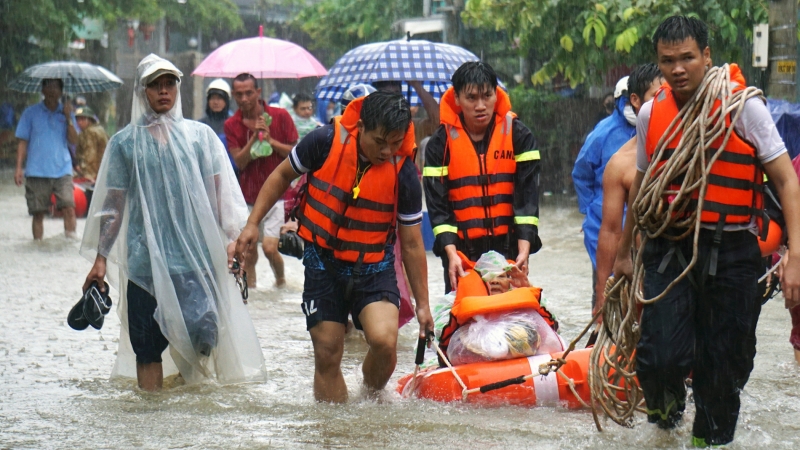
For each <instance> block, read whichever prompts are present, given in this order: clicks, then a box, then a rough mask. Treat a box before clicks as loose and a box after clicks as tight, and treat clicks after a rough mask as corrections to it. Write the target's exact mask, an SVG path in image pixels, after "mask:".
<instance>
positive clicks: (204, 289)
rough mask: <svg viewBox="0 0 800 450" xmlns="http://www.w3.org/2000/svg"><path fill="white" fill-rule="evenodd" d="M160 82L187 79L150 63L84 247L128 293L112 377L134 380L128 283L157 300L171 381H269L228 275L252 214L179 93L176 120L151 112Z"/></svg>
mask: <svg viewBox="0 0 800 450" xmlns="http://www.w3.org/2000/svg"><path fill="white" fill-rule="evenodd" d="M161 73H171V74H174V75H176V76H178V77H179V76H180V75H182V74H181V73H180V71H178V69H177V68H175V66H174V65H172V63H170V62H169V61H166V60H164V59H162V58H159V57H158V56H156V55H152V54H151V55H149V56H147V57H145V58H144V59H143V60H142V61H141V62H140V63H139V66H138V67H137V77H136V80H135V82H134V96H133V106H132V114H131V117H132V121H131V124H130V125H128V126H127V127H125V128H124V129H122V131H120V132H119V133H117V134H116V135H114V136H113V137H112V138H111V141H110V142H109V144H108V147H107V149H106V152H105V154H104V157H103V161H102V163H101V165H100V171H99V174H98V178H97V184H96V186H95V193H94V198H93V201H92V205H91V209H90V211H89V216H88V218H87V220H86V227H85V230H84V235H83V242H82V243H81V254H82V255H83V256H84V257H86V258H87V259H88V260H90V261H94V259H95V257H96V255H97V254H98V253H99V254H101V255H103V256H105V257H106V258H107V259H108V261H107V264H108V275H109V280H110V281H111V283H112V285H114V286H115V287H116V288H117V290H118V291H119V292H120V301H119V302H118V304H117V305H118V306H117V311H118V314H119V316H120V321H121V324H122V326H121V330H120V339H119V351H118V356H117V362H116V364H115V366H114V370H113V373H112V377H115V376H125V377H135V376H136V363H135V356H134V354H133V350H132V347H131V345H130V337H129V335H128V329H129V328H128V314H127V311H128V310H127V300H126V291H127V285H128V280H130V281H132V282H133V283H135V284H136V285H138V286H139V287H141V288H143V289H144V290H146V291H147V292H149V293H150V294H151V295H153V296H154V297H155V298H156V300H157V303H158V306H157V308H156V310H155V314H154V317H155V319H156V321H157V322H158V324H159V327H160V328H161V332H162V334H163V335H164V336H165V337H166V339H167V340H168V341H169V347H168V349H167V350H166V351H164V354H163V355H162V358H163V360H164V375H165V376H166V375H170V373H174V372H175V371H176V369H177V370H178V371H180V373H181V374H182V376H183V378H184V379H185V380H186V382H187V383H196V382H200V381H204V380H206V379H216V380H217V381H218V382H220V383H237V382H246V381H264V380H265V379H266V371H265V366H264V358H263V355H262V353H261V346H260V345H259V342H258V338H257V336H256V333H255V329H254V327H253V324H252V321H251V319H250V316H249V314H248V312H247V310H246V309H245V306H244V304H243V303H242V299H241V296H240V294H239V291H238V289H237V287H236V284H235V281H234V278H233V276H232V275H231V274H229V273H228V268H227V253H226V246H227V245H228V244H229V243H230V242H232V241H233V240H234V239H236V237H237V236H238V235H239V232H240V230H241V228H242V227H243V226H244V224H245V222H246V220H247V214H248V211H247V206H246V205H245V202H244V198H243V196H242V192H241V190H240V188H239V184H238V182H237V181H236V178H235V176H234V174H233V171H232V169H231V166H230V164H229V163H228V158H227V156H226V152H225V149H224V147H223V146H222V143H221V142H220V140H219V139H218V138H217V136H216V134H215V133H214V131H213V130H212V129H211V128H209V127H208V126H206V125H204V124H201V123H199V122H194V121H191V120H184V118H183V116H182V113H181V100H180V90H178V96H177V99H176V101H175V104H174V106H173V107H172V109H171V110H169V111H168V112H166V113H163V114H158V113H156V112H154V111H153V110H152V109H151V108H150V105H149V102H148V100H147V96H146V93H145V84H146V83H147V82H148V81H150V80H152V79H153V78H154V77H155V76H158V75H159V74H161ZM178 87H180V83H179V85H178ZM115 267H116V268H118V269H119V270H118V271H117V270H115ZM209 345H210V346H211V350H210V354H208V355H207V356H206V355H204V354H205V353H209V352H208V346H209ZM172 363H174V364H172Z"/></svg>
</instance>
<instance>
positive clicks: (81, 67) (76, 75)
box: [8, 61, 122, 94]
mask: <svg viewBox="0 0 800 450" xmlns="http://www.w3.org/2000/svg"><path fill="white" fill-rule="evenodd" d="M48 78H59V79H61V80H62V81H63V82H64V93H65V94H84V93H87V92H105V91H110V90H113V89H117V88H119V87H120V86H122V80H120V79H119V77H117V76H116V75H114V74H113V73H111V72H110V71H108V70H107V69H105V68H103V67H101V66H96V65H94V64H89V63H85V62H79V61H53V62H49V63H44V64H37V65H35V66H31V67H28V68H27V69H25V71H24V72H22V74H21V75H20V76H19V77H17V78H16V79H14V80H13V81H12V82H11V83H9V85H8V87H9V89H13V90H15V91H19V92H28V93H32V94H33V93H37V92H41V91H42V80H45V79H48Z"/></svg>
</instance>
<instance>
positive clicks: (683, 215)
mask: <svg viewBox="0 0 800 450" xmlns="http://www.w3.org/2000/svg"><path fill="white" fill-rule="evenodd" d="M752 97H762V98H763V93H762V92H761V90H759V89H756V88H754V87H747V88H745V89H743V90H740V91H737V92H736V93H733V92H732V88H731V75H730V70H729V68H728V65H727V64H725V65H724V66H722V67H713V68H711V69H710V70H709V71H708V72H707V73H706V76H705V78H703V82H702V83H701V84H700V87H699V88H698V90H697V92H696V93H695V94H694V96H692V98H691V99H690V100H689V101H688V102H687V103H686V104H685V105H684V106H683V108H681V110H680V112H679V113H678V115H677V116H676V117H675V118H674V119H673V120H672V122H671V123H670V124H669V126H668V127H667V131H666V132H665V133H664V134H663V135H662V136H661V139H659V141H658V144H657V145H656V149H655V152H654V154H653V158H652V161H661V160H662V158H664V156H665V153H666V152H667V147H668V146H669V143H670V142H672V140H673V139H674V138H675V137H676V136H677V134H678V133H680V132H682V133H683V135H682V136H681V139H680V140H679V141H678V145H677V146H676V148H675V151H674V153H672V155H671V156H669V158H668V159H666V161H665V162H664V164H662V165H658V164H650V166H649V167H648V168H647V171H646V172H645V174H644V179H643V180H642V185H641V187H640V189H639V194H638V195H637V196H636V200H635V201H634V203H633V212H634V217H635V219H636V223H635V228H634V236H636V235H637V231H641V232H642V243H641V247H642V248H643V247H644V246H645V244H646V243H647V241H649V240H652V239H656V238H659V237H663V238H666V239H669V240H672V241H679V240H682V239H684V238H686V237H687V236H689V234H692V233H693V234H694V235H693V238H692V259H691V260H690V261H689V263H688V264H687V265H686V267H685V268H684V269H683V272H681V274H680V275H679V276H678V277H677V278H675V279H674V280H673V281H672V282H671V283H670V284H669V285H668V286H667V287H666V288H665V289H664V291H663V292H661V293H660V294H658V295H657V296H655V297H653V298H651V299H646V298H644V295H643V294H642V292H641V291H640V290H639V289H635V290H633V294H634V296H635V297H636V300H638V301H639V302H640V303H643V304H650V303H655V302H657V301H658V300H660V299H662V298H663V297H664V296H665V295H666V294H667V293H668V292H669V291H670V290H671V289H672V288H673V287H674V286H675V285H677V284H678V283H680V282H681V281H682V280H683V279H684V278H686V277H687V276H688V274H689V272H690V271H691V270H692V268H693V267H694V265H695V264H696V263H697V246H698V240H699V237H700V228H701V222H700V220H698V218H699V217H700V214H701V212H702V211H703V203H704V200H705V195H706V189H707V188H708V175H709V173H710V172H711V167H712V165H713V164H714V162H715V161H716V160H717V158H719V156H720V155H721V154H722V152H723V151H724V150H725V146H726V145H727V144H728V140H729V139H730V137H731V135H732V134H733V130H734V125H735V124H736V122H737V121H738V120H739V117H740V116H741V114H742V111H743V110H744V105H745V102H746V101H747V100H748V99H750V98H752ZM717 99H719V101H720V107H719V108H717V109H714V102H715V101H716V100H717ZM729 115H730V124H727V125H726V120H725V118H726V117H728V116H729ZM720 137H722V143H721V144H720V145H719V148H718V149H717V150H716V151H715V152H714V153H713V154H712V155H709V153H708V150H710V149H712V146H711V145H712V143H713V142H714V141H716V140H718V139H719V138H720ZM680 176H683V181H682V182H681V185H680V189H674V187H672V186H671V185H672V184H674V182H675V179H676V178H678V177H680ZM695 194H697V195H696V196H695ZM695 201H696V202H697V206H696V208H694V209H691V206H692V205H693V204H694V202H695ZM667 231H671V232H672V233H675V232H676V231H677V232H678V234H672V233H667ZM643 281H644V265H643V264H642V252H636V259H635V261H634V265H633V280H632V281H631V286H641V285H642V282H643Z"/></svg>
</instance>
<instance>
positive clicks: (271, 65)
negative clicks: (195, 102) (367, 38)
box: [192, 26, 328, 78]
mask: <svg viewBox="0 0 800 450" xmlns="http://www.w3.org/2000/svg"><path fill="white" fill-rule="evenodd" d="M244 72H247V73H251V74H253V76H255V77H256V78H303V77H321V76H324V75H327V73H328V71H327V70H326V69H325V66H323V65H322V64H320V62H319V61H317V59H316V58H314V56H313V55H311V53H308V51H306V49H304V48H303V47H301V46H299V45H297V44H295V43H293V42H289V41H283V40H281V39H273V38H268V37H264V27H263V26H259V27H258V37H255V38H250V39H239V40H238V41H233V42H228V43H227V44H225V45H223V46H222V47H220V48H218V49H216V50H214V51H213V52H212V53H211V54H210V55H208V56H207V57H206V59H204V60H203V62H201V63H200V65H199V66H197V68H196V69H195V70H194V72H192V75H196V76H201V77H222V78H233V77H235V76H236V75H239V74H240V73H244Z"/></svg>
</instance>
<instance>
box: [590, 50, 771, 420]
mask: <svg viewBox="0 0 800 450" xmlns="http://www.w3.org/2000/svg"><path fill="white" fill-rule="evenodd" d="M752 97H762V98H763V94H762V92H761V91H760V90H758V89H756V88H753V87H747V88H745V89H743V90H740V91H738V92H735V93H734V92H732V87H731V80H730V69H729V67H728V65H727V64H726V65H724V66H722V67H713V68H711V69H710V70H708V72H706V75H705V77H704V78H703V82H702V83H701V85H700V87H699V88H698V90H697V92H696V93H695V94H694V96H692V98H691V99H690V100H689V101H688V102H687V103H686V104H685V105H684V106H683V107H682V108H681V110H680V112H679V113H678V115H677V116H676V117H675V118H674V119H673V120H672V122H671V123H670V125H669V127H667V130H666V132H665V133H664V134H663V135H662V136H661V138H660V139H659V141H658V144H657V146H656V149H655V152H654V154H653V158H652V161H661V160H662V158H664V157H665V155H666V152H667V150H668V149H667V147H668V145H669V143H670V142H672V141H673V140H674V139H675V137H676V136H677V134H678V133H681V132H682V133H683V134H682V136H681V139H680V140H679V141H678V145H677V146H676V148H675V150H674V153H672V155H670V156H669V157H668V158H666V161H665V162H664V164H663V165H658V164H650V166H649V167H648V169H647V171H646V172H645V174H644V179H643V181H642V185H641V187H640V189H639V194H638V195H637V197H636V200H635V201H634V203H633V205H632V208H633V213H634V218H635V223H634V230H633V235H634V236H637V235H639V234H640V233H641V235H642V236H641V237H642V240H641V244H640V246H639V248H643V247H644V246H645V244H646V243H647V242H648V241H649V240H652V239H656V238H659V237H663V238H666V239H669V240H673V241H677V240H681V239H684V238H686V237H688V236H689V235H690V234H693V236H692V239H693V241H692V258H691V260H690V261H689V262H688V264H687V265H686V267H685V268H684V270H683V272H682V273H681V274H680V275H679V276H678V277H677V278H675V280H673V281H672V282H671V283H670V284H669V285H668V286H667V287H666V288H665V289H664V291H663V292H661V293H660V294H658V295H656V296H655V297H653V298H650V299H647V298H644V295H643V292H642V290H641V286H642V285H643V282H644V273H645V271H644V265H643V263H642V252H641V251H636V249H634V250H633V251H634V264H633V279H632V281H630V282H628V280H626V279H624V278H622V279H620V280H615V279H614V278H613V277H612V278H609V280H608V281H607V283H606V289H605V291H606V302H605V304H604V306H603V310H602V315H603V325H602V327H601V329H600V333H599V335H598V339H597V342H596V344H595V346H594V349H593V350H592V354H591V357H590V364H589V383H590V389H591V393H592V413H593V415H594V419H595V425H596V426H597V429H598V430H601V431H602V427H601V425H600V420H599V417H598V407H599V409H601V410H602V411H603V412H604V413H605V414H606V416H608V417H609V418H611V420H613V421H614V422H616V423H618V424H620V425H623V426H629V427H630V426H632V425H633V414H634V412H635V411H640V412H644V409H643V405H644V395H643V393H642V390H641V388H640V387H639V385H638V383H637V380H636V370H635V369H636V353H635V350H636V345H637V343H638V342H639V337H640V335H641V330H640V328H639V322H638V320H639V319H638V308H637V302H638V303H642V304H651V303H655V302H657V301H658V300H660V299H662V298H663V297H664V296H665V295H666V294H667V293H668V292H669V291H670V290H671V289H672V288H673V287H674V286H675V285H677V284H678V283H679V282H681V280H683V279H684V278H686V277H687V276H688V274H689V272H690V271H691V270H692V268H693V267H694V265H695V264H696V262H697V256H698V251H697V248H698V242H699V236H700V229H701V222H700V220H698V219H699V217H700V214H701V212H702V211H703V202H704V197H705V194H706V189H707V187H708V176H709V173H710V171H711V166H712V165H713V164H714V162H715V161H716V160H717V158H719V156H720V155H721V154H722V152H723V151H724V149H725V146H726V145H727V143H728V140H729V139H730V137H731V135H732V133H733V130H734V125H735V124H736V122H737V121H738V120H739V117H740V116H741V113H742V111H743V109H744V105H745V102H746V101H747V100H748V99H750V98H752ZM717 99H719V101H720V107H719V108H717V109H716V110H715V109H714V103H715V101H716V100H717ZM728 116H729V117H730V122H729V123H727V124H726V117H728ZM720 138H722V141H721V142H722V143H721V145H719V148H718V149H717V150H716V151H714V153H713V154H710V153H709V152H708V151H709V150H711V149H712V148H713V147H712V143H714V141H717V140H718V139H720ZM681 176H683V181H682V182H681V185H680V188H679V189H676V188H675V187H674V186H673V185H674V183H675V180H676V179H679V177H681ZM695 201H696V207H695V208H692V205H693V204H694V202H695ZM668 231H669V233H667V232H668ZM620 397H623V399H620Z"/></svg>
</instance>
